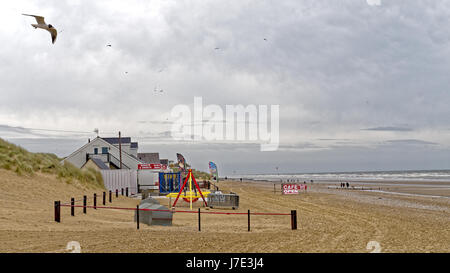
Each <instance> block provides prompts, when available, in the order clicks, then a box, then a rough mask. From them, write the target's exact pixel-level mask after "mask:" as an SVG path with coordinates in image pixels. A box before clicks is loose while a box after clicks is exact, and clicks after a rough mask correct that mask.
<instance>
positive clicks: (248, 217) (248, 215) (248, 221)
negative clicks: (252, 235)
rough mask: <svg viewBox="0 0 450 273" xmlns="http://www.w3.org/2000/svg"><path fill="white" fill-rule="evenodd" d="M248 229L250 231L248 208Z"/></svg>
mask: <svg viewBox="0 0 450 273" xmlns="http://www.w3.org/2000/svg"><path fill="white" fill-rule="evenodd" d="M248 231H250V210H248Z"/></svg>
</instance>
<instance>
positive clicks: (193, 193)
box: [166, 169, 211, 210]
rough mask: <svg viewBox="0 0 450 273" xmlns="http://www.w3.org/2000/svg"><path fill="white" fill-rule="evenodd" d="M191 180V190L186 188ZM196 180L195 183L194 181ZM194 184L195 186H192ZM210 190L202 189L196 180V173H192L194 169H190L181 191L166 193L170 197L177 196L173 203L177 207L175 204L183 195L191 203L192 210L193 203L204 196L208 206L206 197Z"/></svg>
mask: <svg viewBox="0 0 450 273" xmlns="http://www.w3.org/2000/svg"><path fill="white" fill-rule="evenodd" d="M187 182H189V191H187V190H185V191H183V190H184V189H185V187H186V183H187ZM192 182H194V183H192ZM192 184H194V186H195V187H194V188H193V187H192V186H193V185H192ZM210 193H211V192H210V191H204V192H202V191H201V190H200V187H199V185H198V183H197V181H196V180H195V177H194V175H193V174H192V170H191V169H189V172H188V175H187V176H186V179H185V180H184V183H183V186H181V188H180V191H179V192H178V193H175V192H172V193H169V194H168V195H166V196H167V197H169V198H172V197H176V199H175V202H174V203H173V205H172V207H175V205H176V204H177V202H178V199H179V198H180V197H181V198H182V199H183V200H184V201H185V202H188V203H189V207H190V209H191V210H192V203H194V202H197V201H198V199H200V198H202V199H203V202H204V204H205V206H208V203H207V202H206V199H205V198H206V197H208V195H209V194H210Z"/></svg>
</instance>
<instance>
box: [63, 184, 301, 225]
mask: <svg viewBox="0 0 450 273" xmlns="http://www.w3.org/2000/svg"><path fill="white" fill-rule="evenodd" d="M123 190H124V189H122V196H124V194H123ZM112 193H113V192H112V191H109V202H111V201H112V199H111V197H112ZM115 193H116V198H117V197H118V193H119V190H118V189H116V191H115ZM126 193H127V195H126V196H128V188H127V191H126ZM89 199H92V200H93V205H87V200H88V197H87V196H86V195H85V196H83V199H82V200H75V199H74V198H72V200H71V201H70V202H68V203H63V204H61V202H60V201H55V204H54V209H55V221H56V222H60V221H61V220H60V219H61V212H60V208H61V207H70V208H71V216H75V208H83V213H86V209H87V208H93V209H115V210H131V211H136V215H137V220H136V223H137V229H139V211H159V212H172V213H176V212H179V213H191V214H193V213H196V214H198V230H199V231H200V230H201V228H200V227H201V226H200V224H201V223H200V219H201V218H200V214H202V213H203V214H216V215H247V216H248V231H250V215H267V216H277V215H280V216H288V215H290V216H291V228H292V230H296V229H297V211H296V210H291V213H272V212H253V213H251V212H250V210H248V212H224V211H203V212H202V211H201V210H200V208H198V212H196V211H192V210H175V208H172V209H140V208H139V205H137V206H136V208H124V207H110V206H97V202H96V201H97V194H96V193H94V198H89ZM81 201H83V205H76V202H81ZM105 202H106V192H103V204H105Z"/></svg>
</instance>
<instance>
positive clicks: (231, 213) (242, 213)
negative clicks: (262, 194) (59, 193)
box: [60, 204, 291, 216]
mask: <svg viewBox="0 0 450 273" xmlns="http://www.w3.org/2000/svg"><path fill="white" fill-rule="evenodd" d="M60 206H61V207H72V205H71V204H60ZM73 207H75V208H83V207H85V206H83V205H74V206H73ZM86 208H94V206H86ZM95 208H97V209H116V210H138V209H137V208H124V207H105V206H95ZM139 210H140V211H161V212H180V213H198V212H196V211H190V210H161V209H139ZM201 213H203V214H222V215H247V214H248V213H247V212H223V211H202V212H201ZM250 214H251V215H268V216H278V215H280V216H282V215H284V216H286V215H291V214H290V213H271V212H252V213H250Z"/></svg>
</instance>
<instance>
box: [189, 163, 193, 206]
mask: <svg viewBox="0 0 450 273" xmlns="http://www.w3.org/2000/svg"><path fill="white" fill-rule="evenodd" d="M189 195H190V197H191V198H190V199H189V203H190V207H191V210H192V171H191V170H189Z"/></svg>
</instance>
